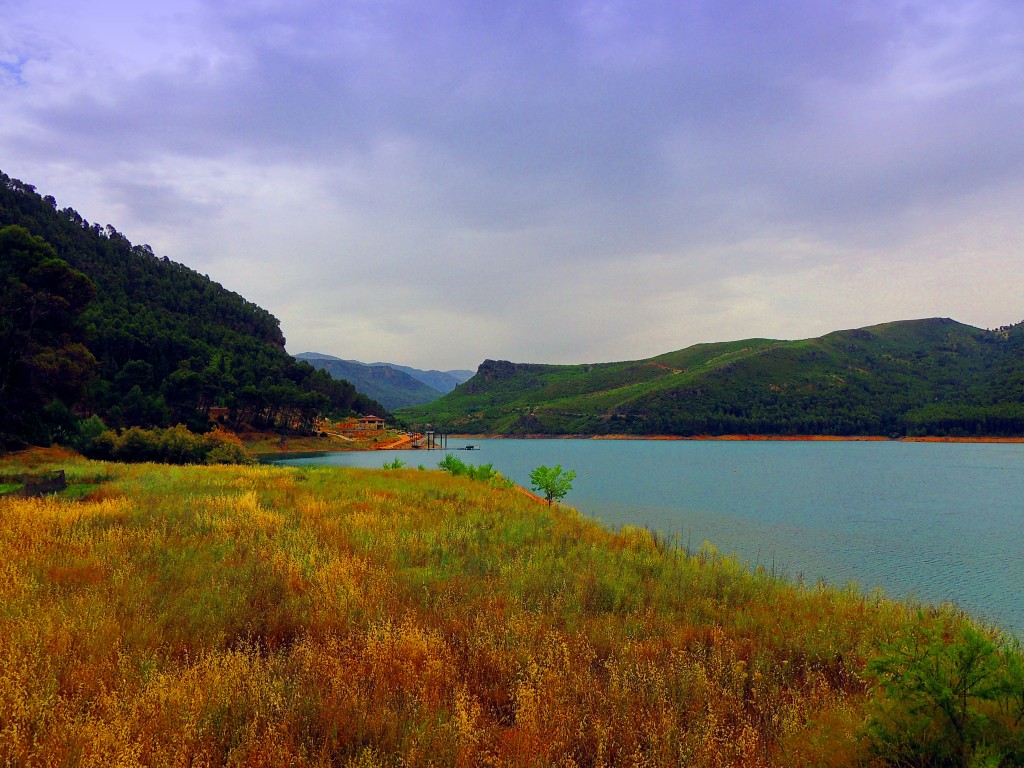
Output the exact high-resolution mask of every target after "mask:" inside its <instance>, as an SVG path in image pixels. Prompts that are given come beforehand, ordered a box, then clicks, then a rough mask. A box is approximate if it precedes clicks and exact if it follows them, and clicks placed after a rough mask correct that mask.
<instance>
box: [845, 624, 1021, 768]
mask: <svg viewBox="0 0 1024 768" xmlns="http://www.w3.org/2000/svg"><path fill="white" fill-rule="evenodd" d="M916 626H917V629H916V630H914V631H912V632H909V633H907V634H906V635H904V636H903V637H900V638H899V639H898V640H897V641H896V642H894V643H892V644H889V645H886V646H884V647H883V653H882V655H881V656H880V657H878V658H876V659H874V660H872V661H871V662H870V663H869V665H868V671H869V672H870V673H872V674H873V675H875V678H876V680H877V683H878V686H877V693H878V696H877V698H876V700H875V703H874V707H873V711H872V713H871V716H870V717H869V719H868V723H867V726H866V729H865V732H864V736H865V737H866V738H867V740H868V743H869V746H870V747H871V750H872V752H874V753H875V755H877V756H878V757H880V758H882V759H883V760H884V761H885V764H888V765H898V766H920V767H921V768H924V767H925V766H963V768H967V766H991V767H992V768H997V767H999V766H1014V765H1021V764H1022V761H1024V734H1022V728H1021V726H1022V722H1024V709H1022V703H1024V701H1022V700H1024V661H1022V658H1021V652H1020V647H1019V645H1018V644H1016V643H1011V642H1010V641H1008V640H1007V639H1006V638H1005V637H1003V636H1002V635H999V634H990V633H987V632H984V631H982V630H980V629H978V628H976V627H974V626H972V625H970V624H963V625H962V626H960V627H956V628H953V629H949V628H943V627H938V628H934V629H925V628H923V627H924V626H925V624H924V620H923V618H920V617H919V620H918V623H917V625H916Z"/></svg>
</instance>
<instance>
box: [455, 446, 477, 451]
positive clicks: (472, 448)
mask: <svg viewBox="0 0 1024 768" xmlns="http://www.w3.org/2000/svg"><path fill="white" fill-rule="evenodd" d="M455 450H457V451H479V450H480V446H479V445H464V446H462V447H461V448H456V449H455Z"/></svg>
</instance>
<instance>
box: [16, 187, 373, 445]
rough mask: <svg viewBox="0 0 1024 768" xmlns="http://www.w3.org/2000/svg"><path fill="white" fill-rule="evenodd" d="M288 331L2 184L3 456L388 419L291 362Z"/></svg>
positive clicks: (204, 282)
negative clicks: (18, 447)
mask: <svg viewBox="0 0 1024 768" xmlns="http://www.w3.org/2000/svg"><path fill="white" fill-rule="evenodd" d="M284 341H285V340H284V336H283V335H282V333H281V329H280V324H279V323H278V321H277V319H276V318H275V317H274V316H273V315H271V314H270V313H269V312H267V311H266V310H264V309H261V308H260V307H258V306H256V305H255V304H253V303H252V302H249V301H247V300H246V299H244V298H242V297H241V296H239V295H238V294H236V293H233V292H231V291H229V290H227V289H225V288H224V287H222V286H221V285H219V284H218V283H216V282H214V281H212V280H210V278H209V277H207V276H205V275H201V274H199V273H198V272H196V271H195V270H192V269H190V268H188V267H186V266H184V265H182V264H178V263H175V262H173V261H171V260H169V259H168V258H166V257H163V258H160V257H157V256H156V255H155V254H154V253H153V251H152V249H151V248H150V247H149V246H147V245H132V243H131V242H129V240H128V239H127V238H126V237H125V236H124V235H122V234H121V233H119V232H118V231H117V230H115V229H114V228H113V227H112V226H110V225H107V226H106V227H102V226H100V225H99V224H96V223H93V224H90V223H89V222H88V221H86V220H85V219H84V218H82V216H81V215H79V214H78V213H77V212H76V211H75V210H73V209H71V208H63V209H58V207H57V202H56V200H54V198H52V197H49V196H47V197H43V196H41V195H39V194H38V193H37V192H36V191H35V188H34V187H32V186H31V185H30V184H25V183H23V182H21V181H19V180H17V179H12V178H10V177H8V176H6V175H5V174H3V173H0V350H2V354H0V444H2V442H3V439H4V438H5V437H6V438H7V439H11V440H21V441H27V442H30V443H36V444H49V442H51V441H60V442H69V441H70V442H74V440H75V439H76V437H77V435H78V432H79V426H80V424H81V421H82V418H83V417H86V416H89V415H92V414H95V415H97V416H98V417H99V418H101V419H102V420H103V422H105V424H106V425H107V426H110V427H117V428H120V427H130V426H141V427H167V426H172V425H175V424H179V423H181V424H184V425H186V426H188V427H189V428H191V429H193V430H197V431H205V430H208V429H209V428H210V427H211V419H210V412H211V409H213V408H214V407H223V408H226V409H228V411H229V416H228V418H227V421H228V422H229V424H230V425H239V424H242V423H249V424H253V425H255V426H257V427H261V428H268V429H273V428H288V427H295V428H298V429H309V428H310V427H311V426H312V424H313V420H314V418H315V417H316V416H317V415H318V414H320V413H329V414H330V413H336V414H338V415H341V414H347V413H350V412H353V411H355V412H358V413H376V414H377V415H383V414H384V409H383V408H382V406H381V405H380V404H379V403H376V402H374V401H372V400H370V399H368V398H366V397H365V396H363V395H361V394H359V393H358V392H357V391H356V389H355V388H354V387H353V386H352V385H351V384H349V383H347V382H342V381H336V380H334V379H332V378H331V377H330V376H328V375H327V374H326V373H321V372H318V371H316V370H314V369H313V368H312V367H311V366H309V365H308V364H306V363H301V362H297V361H296V360H295V359H294V358H292V357H291V356H290V355H288V354H287V352H285V349H284Z"/></svg>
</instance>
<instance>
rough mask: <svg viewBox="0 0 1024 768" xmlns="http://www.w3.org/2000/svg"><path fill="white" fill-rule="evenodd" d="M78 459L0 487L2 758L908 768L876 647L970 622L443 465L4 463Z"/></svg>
mask: <svg viewBox="0 0 1024 768" xmlns="http://www.w3.org/2000/svg"><path fill="white" fill-rule="evenodd" d="M53 467H61V468H64V469H66V471H67V476H68V482H69V484H71V489H72V491H74V489H75V488H79V489H83V488H84V489H87V492H85V493H81V492H79V493H73V494H72V497H71V498H61V497H59V496H58V497H49V498H43V499H23V498H14V497H4V498H0V548H2V550H0V551H2V553H3V556H2V557H0V764H2V765H12V766H35V765H40V766H42V765H47V766H49V765H62V766H64V765H67V766H75V765H81V766H136V765H147V766H186V765H192V766H215V765H237V766H277V765H294V766H364V767H369V766H480V765H496V766H497V765H501V766H555V765H560V766H612V765H616V766H645V765H650V766H753V767H754V768H756V767H757V766H852V765H883V764H893V765H895V764H897V763H895V762H892V761H890V762H889V763H886V762H885V760H886V759H889V758H887V757H886V756H885V753H884V750H880V749H879V746H878V745H879V741H878V738H877V737H871V738H869V737H867V736H860V735H859V734H867V733H868V730H866V729H865V725H866V724H871V723H874V724H876V725H877V724H878V723H879V722H881V720H882V718H885V717H888V716H889V715H892V713H893V711H894V707H895V706H896V705H897V704H898V702H896V703H894V701H895V700H889V699H885V698H884V697H882V692H881V688H880V687H879V686H876V685H873V683H872V681H873V680H874V679H875V678H874V677H872V675H871V674H869V672H868V665H869V663H870V662H871V661H872V659H877V658H878V656H879V654H880V653H882V652H883V650H884V648H886V647H891V646H888V645H887V644H889V643H891V642H893V641H898V640H899V639H900V638H907V637H917V636H922V635H927V634H928V633H931V634H930V635H929V636H941V637H945V638H953V637H956V636H957V632H959V631H960V630H959V629H958V628H961V627H963V626H970V625H969V624H965V619H964V618H963V617H961V616H959V615H957V614H956V613H954V612H953V611H951V610H946V609H928V610H924V611H920V610H917V609H915V608H913V607H910V606H907V605H904V604H899V603H894V602H890V601H887V600H884V599H882V598H881V597H878V596H872V597H867V596H864V595H861V594H858V593H856V592H854V591H839V590H835V589H831V588H826V587H824V586H819V587H812V588H803V587H798V586H795V585H793V584H789V583H786V582H783V581H780V580H777V579H773V578H771V577H770V576H769V575H767V574H763V573H751V572H749V571H748V570H747V569H745V568H743V567H741V566H740V565H739V564H737V563H736V562H734V561H732V560H730V559H728V558H723V557H720V556H719V555H717V554H716V553H715V552H714V551H713V550H711V549H709V548H705V549H704V550H702V551H701V552H699V553H693V554H691V555H688V554H687V553H686V552H683V551H681V550H679V549H677V548H673V547H671V546H667V545H666V543H665V542H664V541H663V540H661V539H660V538H658V537H656V536H652V535H651V534H649V533H648V532H646V531H643V530H629V529H626V530H623V531H621V532H619V533H612V532H609V531H607V530H605V529H602V528H601V527H599V526H597V525H596V524H594V523H593V522H591V521H588V520H585V519H583V518H582V517H581V516H579V515H578V514H577V513H575V512H574V511H573V510H571V509H566V508H560V507H557V506H556V507H554V508H551V509H549V508H547V507H546V506H544V505H542V504H538V503H537V502H536V501H534V500H531V499H530V498H528V497H527V496H525V495H523V494H521V493H517V492H516V491H514V490H502V489H495V488H491V487H489V486H487V485H485V484H482V483H479V482H472V481H469V480H465V479H463V478H453V477H449V476H448V475H445V474H442V473H440V472H436V471H418V470H404V469H403V470H390V471H369V470H355V469H340V468H281V467H268V466H260V467H226V466H222V467H169V466H159V465H152V464H138V465H121V464H105V463H99V462H89V461H85V460H83V459H80V458H76V457H72V456H67V455H62V454H60V453H56V452H49V453H47V452H36V453H34V454H30V455H27V456H22V457H18V458H13V459H7V460H5V461H2V462H0V470H2V471H24V470H26V469H30V470H32V471H40V470H45V469H50V468H53ZM978 631H979V632H981V633H982V634H984V635H985V637H989V636H990V634H991V633H987V631H985V630H978ZM993 637H994V636H993ZM995 639H996V640H998V641H999V642H998V643H997V645H998V649H999V654H1001V655H998V660H999V661H1000V663H1003V664H1010V666H1011V667H1012V665H1013V664H1016V663H1017V662H1018V661H1019V656H1018V655H1014V652H1012V649H1010V650H1008V646H1007V645H1006V644H1005V642H1003V641H1001V640H999V639H998V638H995ZM943 647H945V646H943ZM994 658H995V657H994ZM1014 669H1016V667H1014ZM1011 677H1012V676H1011ZM1001 679H1002V678H1001ZM1007 679H1010V678H1007ZM1001 690H1002V689H1001ZM1007 690H1010V689H1009V688H1008V689H1007ZM1022 690H1024V689H1022ZM965 701H966V699H965ZM993 702H995V700H990V699H985V700H984V701H982V700H981V699H979V703H977V706H976V707H975V708H976V709H977V708H981V709H982V710H984V713H985V716H986V717H987V718H988V720H986V723H997V721H998V723H997V724H1000V727H1001V728H1003V730H1001V731H1000V733H1001V734H1003V737H1004V741H1006V739H1010V741H1009V742H1006V743H1011V742H1012V743H1017V744H1019V737H1020V713H1021V711H1022V710H1021V708H1020V702H1019V701H1018V702H1017V703H1016V704H1014V701H1013V699H1012V696H1011V697H1010V698H1009V699H1007V696H1006V695H1002V697H1001V698H1000V699H999V700H998V702H995V703H993ZM1015 707H1016V708H1015ZM940 714H941V713H940ZM936 716H937V717H938V716H939V715H936ZM1014 718H1016V724H1014V722H1013V721H1014ZM889 722H896V721H894V720H890V721H889ZM951 722H952V721H951ZM1003 726H1005V728H1004V727H1003ZM876 730H877V729H876ZM986 738H987V737H986ZM1014 739H1016V741H1013V740H1014ZM963 743H964V742H963V739H961V741H960V742H957V744H963ZM986 743H987V742H986ZM954 746H955V745H954ZM975 746H976V745H975V744H974V742H972V749H974V747H975ZM975 752H977V750H975ZM965 754H966V752H965ZM1007 759H1009V758H1007ZM902 764H905V765H912V764H916V763H912V762H904V763H902ZM921 764H922V765H924V764H926V763H921ZM928 764H936V765H938V764H940V763H928ZM943 764H946V763H943ZM948 764H950V765H953V764H960V763H952V762H951V763H948ZM963 764H967V763H963ZM979 764H980V763H979ZM999 764H1000V763H999V762H994V763H991V765H999ZM1003 764H1005V765H1010V764H1012V763H1009V762H1005V763H1003Z"/></svg>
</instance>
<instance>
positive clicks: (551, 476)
mask: <svg viewBox="0 0 1024 768" xmlns="http://www.w3.org/2000/svg"><path fill="white" fill-rule="evenodd" d="M575 479H576V472H575V470H572V469H569V470H566V471H562V465H561V464H556V465H555V466H553V467H545V466H543V465H542V466H539V467H537V468H536V469H535V470H533V472H531V473H530V484H531V486H532V487H533V490H535V491H537V493H542V494H544V498H545V499H546V500H547V502H548V506H549V507H550V506H551V504H552V502H555V501H561V500H562V499H563V498H565V494H567V493H568V492H569V491H571V490H572V481H573V480H575Z"/></svg>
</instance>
